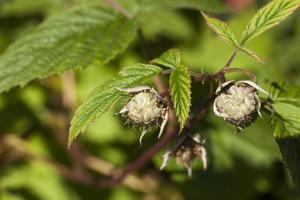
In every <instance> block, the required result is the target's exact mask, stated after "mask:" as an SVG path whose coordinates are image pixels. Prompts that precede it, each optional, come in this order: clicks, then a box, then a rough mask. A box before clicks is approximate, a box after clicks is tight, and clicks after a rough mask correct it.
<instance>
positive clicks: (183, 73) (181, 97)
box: [170, 65, 191, 130]
mask: <svg viewBox="0 0 300 200" xmlns="http://www.w3.org/2000/svg"><path fill="white" fill-rule="evenodd" d="M170 88H171V97H172V102H173V106H174V110H175V112H176V115H177V117H178V121H179V124H180V130H182V129H183V127H184V124H185V121H186V120H187V118H188V117H189V112H190V107H191V76H190V73H189V70H188V68H187V67H186V66H185V65H179V66H178V67H177V68H176V69H175V70H174V71H173V72H172V74H171V77H170Z"/></svg>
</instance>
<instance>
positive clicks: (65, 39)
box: [0, 3, 136, 92]
mask: <svg viewBox="0 0 300 200" xmlns="http://www.w3.org/2000/svg"><path fill="white" fill-rule="evenodd" d="M135 32H136V23H135V21H134V20H128V19H126V18H125V17H123V16H122V15H120V14H118V13H116V12H114V11H112V10H110V9H107V8H103V7H102V6H101V3H92V4H85V5H81V6H77V7H74V8H72V9H71V10H69V11H67V12H65V13H62V14H61V15H59V16H55V17H53V18H50V19H49V20H46V21H45V22H44V23H43V24H42V25H41V26H40V27H38V28H37V29H35V30H34V31H33V32H32V33H30V34H29V35H27V36H25V37H23V38H21V39H20V40H18V41H17V42H15V43H14V44H13V45H11V46H10V47H9V48H8V50H7V51H6V52H5V53H4V54H2V55H1V56H0V92H3V91H5V90H8V89H10V88H12V87H14V86H17V85H24V84H26V83H28V82H29V81H30V80H32V79H35V78H43V77H46V76H49V75H51V74H55V73H60V72H63V71H66V70H69V69H75V68H79V67H81V68H82V67H86V66H89V65H92V64H103V63H106V62H108V61H109V60H111V59H112V58H114V57H115V56H116V55H117V54H118V53H120V52H121V51H122V50H124V49H125V48H126V47H127V46H128V44H129V43H130V42H131V41H132V40H133V38H134V37H135Z"/></svg>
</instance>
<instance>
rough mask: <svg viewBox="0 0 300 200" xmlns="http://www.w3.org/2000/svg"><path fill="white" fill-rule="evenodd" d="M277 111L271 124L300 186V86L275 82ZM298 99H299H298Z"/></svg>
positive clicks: (282, 152) (284, 156)
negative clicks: (289, 85)
mask: <svg viewBox="0 0 300 200" xmlns="http://www.w3.org/2000/svg"><path fill="white" fill-rule="evenodd" d="M271 95H273V98H274V100H273V101H274V105H273V106H274V108H275V112H276V113H274V115H273V117H272V119H271V124H272V126H273V128H274V133H273V134H274V137H275V138H276V141H277V143H278V145H279V147H280V151H281V154H282V157H283V160H284V161H285V163H286V166H287V168H288V169H289V172H290V174H291V176H292V179H293V181H294V183H295V185H296V186H297V187H299V186H300V173H299V167H300V155H299V150H300V106H299V97H300V88H299V87H292V88H290V87H287V86H286V85H280V84H273V87H272V88H271ZM297 99H298V100H297Z"/></svg>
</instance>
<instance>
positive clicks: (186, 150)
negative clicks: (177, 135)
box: [160, 135, 207, 177]
mask: <svg viewBox="0 0 300 200" xmlns="http://www.w3.org/2000/svg"><path fill="white" fill-rule="evenodd" d="M203 144H204V141H201V140H200V137H199V135H196V136H195V137H192V136H190V135H187V136H184V138H183V140H181V141H180V142H179V144H177V145H176V146H175V148H174V149H173V150H169V151H167V152H166V153H165V154H164V156H163V158H164V160H163V163H162V165H161V167H160V169H161V170H163V169H164V168H165V167H166V165H167V162H168V160H169V159H170V156H172V155H174V156H175V158H176V160H177V163H178V164H180V165H183V166H184V167H186V168H187V171H188V176H189V177H191V176H192V163H193V161H194V159H195V158H197V157H198V158H200V159H201V160H202V163H203V168H204V169H207V159H206V149H205V148H204V146H203Z"/></svg>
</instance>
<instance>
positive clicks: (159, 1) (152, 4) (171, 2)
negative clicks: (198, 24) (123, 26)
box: [140, 0, 227, 12]
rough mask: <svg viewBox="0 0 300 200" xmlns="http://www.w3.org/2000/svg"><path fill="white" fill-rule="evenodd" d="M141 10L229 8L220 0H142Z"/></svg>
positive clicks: (217, 10) (212, 10)
mask: <svg viewBox="0 0 300 200" xmlns="http://www.w3.org/2000/svg"><path fill="white" fill-rule="evenodd" d="M140 5H142V6H141V10H142V11H144V12H146V11H147V12H151V11H157V10H165V9H175V8H191V9H198V10H200V9H201V10H207V11H211V12H220V11H224V10H226V9H227V7H226V6H225V4H224V3H223V2H222V1H220V0H210V1H207V0H141V1H140Z"/></svg>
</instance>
